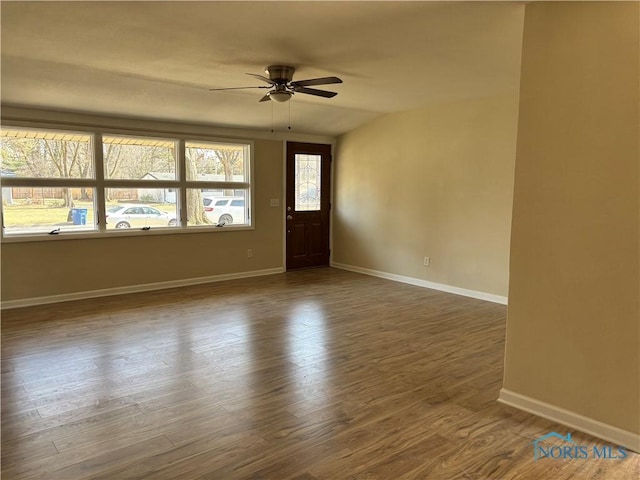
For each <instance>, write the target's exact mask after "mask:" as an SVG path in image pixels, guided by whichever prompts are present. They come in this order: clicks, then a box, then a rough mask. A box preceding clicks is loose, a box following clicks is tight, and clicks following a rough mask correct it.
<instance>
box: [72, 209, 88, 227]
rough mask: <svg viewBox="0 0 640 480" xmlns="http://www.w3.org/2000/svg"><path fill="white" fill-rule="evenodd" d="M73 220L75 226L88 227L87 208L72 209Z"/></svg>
mask: <svg viewBox="0 0 640 480" xmlns="http://www.w3.org/2000/svg"><path fill="white" fill-rule="evenodd" d="M71 219H72V220H73V224H74V225H86V224H87V209H86V208H72V209H71Z"/></svg>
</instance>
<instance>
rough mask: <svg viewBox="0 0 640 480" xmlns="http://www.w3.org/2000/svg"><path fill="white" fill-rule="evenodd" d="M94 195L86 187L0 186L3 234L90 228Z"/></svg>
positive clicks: (80, 230)
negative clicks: (0, 189) (0, 187)
mask: <svg viewBox="0 0 640 480" xmlns="http://www.w3.org/2000/svg"><path fill="white" fill-rule="evenodd" d="M94 198H95V190H94V189H93V188H86V187H69V188H66V187H65V188H62V187H4V188H2V204H3V208H2V213H3V221H4V234H5V235H6V236H11V235H29V234H35V233H49V232H52V231H54V230H58V229H59V232H60V233H62V232H83V231H94V230H96V225H95V221H94V219H95V208H94V201H93V199H94ZM65 205H70V206H65Z"/></svg>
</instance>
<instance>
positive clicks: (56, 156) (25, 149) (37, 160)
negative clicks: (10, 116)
mask: <svg viewBox="0 0 640 480" xmlns="http://www.w3.org/2000/svg"><path fill="white" fill-rule="evenodd" d="M91 144H92V138H91V136H90V135H86V134H80V133H62V132H51V131H35V130H18V129H15V130H13V129H8V130H4V129H3V130H2V131H0V159H1V160H2V176H12V177H29V178H93V177H94V171H93V150H92V148H91Z"/></svg>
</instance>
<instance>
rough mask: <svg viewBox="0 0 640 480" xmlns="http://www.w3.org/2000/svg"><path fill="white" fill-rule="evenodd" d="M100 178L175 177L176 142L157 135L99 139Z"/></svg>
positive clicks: (159, 178) (170, 178) (154, 178)
mask: <svg viewBox="0 0 640 480" xmlns="http://www.w3.org/2000/svg"><path fill="white" fill-rule="evenodd" d="M102 154H103V157H104V177H105V178H123V179H129V180H175V179H176V144H175V142H174V141H171V140H163V139H157V138H133V137H109V136H105V137H103V138H102Z"/></svg>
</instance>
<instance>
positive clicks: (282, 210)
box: [280, 137, 336, 272]
mask: <svg viewBox="0 0 640 480" xmlns="http://www.w3.org/2000/svg"><path fill="white" fill-rule="evenodd" d="M288 142H296V143H316V144H320V145H329V146H330V147H331V148H330V155H331V161H330V162H329V176H330V179H331V183H330V185H329V205H330V208H329V266H330V267H331V266H333V205H334V201H333V192H334V185H335V183H334V180H335V178H334V169H333V166H334V160H335V157H334V153H335V148H336V141H335V139H333V138H322V137H320V138H314V139H309V138H305V137H303V138H295V137H294V138H291V137H289V138H284V139H283V140H282V201H281V202H280V215H281V217H280V218H281V219H282V220H281V221H282V271H283V272H286V271H287V221H286V219H285V217H286V215H287V205H286V203H287V143H288Z"/></svg>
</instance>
